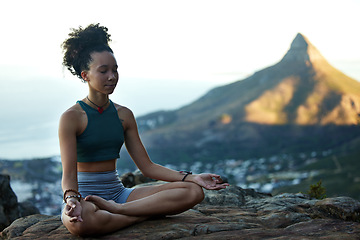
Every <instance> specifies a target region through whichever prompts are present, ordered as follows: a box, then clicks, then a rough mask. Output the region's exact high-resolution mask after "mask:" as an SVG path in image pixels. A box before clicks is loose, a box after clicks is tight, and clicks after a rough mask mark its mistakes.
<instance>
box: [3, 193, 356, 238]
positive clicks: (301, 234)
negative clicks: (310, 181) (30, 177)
mask: <svg viewBox="0 0 360 240" xmlns="http://www.w3.org/2000/svg"><path fill="white" fill-rule="evenodd" d="M205 194H206V197H205V199H204V201H203V202H202V203H201V204H199V205H197V206H196V207H195V208H194V209H191V210H188V211H186V212H184V213H182V214H179V215H176V216H169V217H164V218H156V219H151V220H147V221H145V222H142V223H139V224H136V225H133V226H131V227H128V228H126V229H123V230H120V231H117V232H114V233H112V234H108V235H105V236H101V237H94V238H87V239H156V240H157V239H219V238H221V239H319V238H321V239H337V240H338V239H360V202H359V201H356V200H354V199H352V198H349V197H336V198H326V199H323V200H316V199H309V198H308V197H307V196H306V195H304V194H300V193H298V194H281V195H277V196H270V195H266V194H262V193H258V192H255V191H253V190H251V189H242V188H239V187H236V186H230V187H229V188H227V189H225V190H220V191H206V193H205ZM1 238H2V239H82V238H79V237H77V236H73V235H71V234H70V233H69V232H68V231H67V230H66V228H65V227H64V226H63V225H62V223H61V221H60V216H46V215H41V214H35V215H31V216H27V217H22V218H19V219H17V220H15V221H14V222H13V223H12V224H11V225H10V226H9V227H7V228H6V229H5V230H3V232H2V233H1Z"/></svg>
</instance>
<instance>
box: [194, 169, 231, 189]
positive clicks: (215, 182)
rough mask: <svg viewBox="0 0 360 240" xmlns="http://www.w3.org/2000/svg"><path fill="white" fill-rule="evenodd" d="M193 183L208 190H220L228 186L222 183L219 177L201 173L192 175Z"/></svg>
mask: <svg viewBox="0 0 360 240" xmlns="http://www.w3.org/2000/svg"><path fill="white" fill-rule="evenodd" d="M193 181H194V182H195V183H197V184H198V185H200V186H201V187H203V188H205V189H208V190H220V189H224V188H226V187H227V186H229V184H228V183H224V182H223V180H222V179H221V176H219V175H217V174H212V173H201V174H196V175H193Z"/></svg>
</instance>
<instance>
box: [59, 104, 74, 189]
mask: <svg viewBox="0 0 360 240" xmlns="http://www.w3.org/2000/svg"><path fill="white" fill-rule="evenodd" d="M77 122H78V117H77V113H76V112H75V111H74V110H68V111H66V112H65V113H63V115H62V116H61V118H60V124H59V143H60V155H61V163H62V168H63V169H62V170H63V173H62V181H61V185H62V189H63V191H66V190H67V189H74V190H76V191H77V190H78V184H77V153H76V131H77ZM70 194H73V193H71V192H70V193H69V195H70Z"/></svg>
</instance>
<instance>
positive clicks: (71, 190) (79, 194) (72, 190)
mask: <svg viewBox="0 0 360 240" xmlns="http://www.w3.org/2000/svg"><path fill="white" fill-rule="evenodd" d="M68 192H74V193H76V194H77V195H71V196H68V197H66V194H67V193H68ZM70 197H76V198H78V199H79V202H80V200H81V198H82V196H81V193H79V192H78V191H76V190H74V189H67V190H66V191H65V192H64V197H63V199H64V202H65V203H66V200H67V199H68V198H70Z"/></svg>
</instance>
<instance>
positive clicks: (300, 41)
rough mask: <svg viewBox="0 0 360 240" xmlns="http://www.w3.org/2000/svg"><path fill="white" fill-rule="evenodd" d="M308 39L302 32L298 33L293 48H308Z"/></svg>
mask: <svg viewBox="0 0 360 240" xmlns="http://www.w3.org/2000/svg"><path fill="white" fill-rule="evenodd" d="M308 45H309V44H308V40H307V39H306V37H304V35H302V34H301V33H298V34H297V35H296V37H295V38H294V40H293V41H292V43H291V47H290V48H291V49H303V50H305V49H307V47H308Z"/></svg>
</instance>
